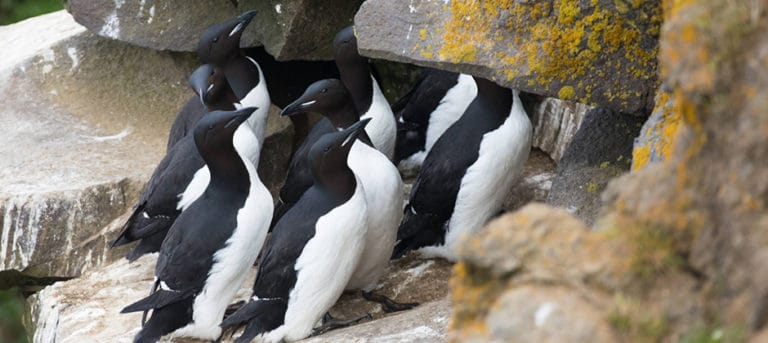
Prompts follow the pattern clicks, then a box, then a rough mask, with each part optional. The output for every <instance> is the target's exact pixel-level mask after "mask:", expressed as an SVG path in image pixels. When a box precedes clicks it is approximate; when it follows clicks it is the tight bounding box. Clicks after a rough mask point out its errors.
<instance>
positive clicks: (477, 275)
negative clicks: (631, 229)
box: [449, 204, 701, 342]
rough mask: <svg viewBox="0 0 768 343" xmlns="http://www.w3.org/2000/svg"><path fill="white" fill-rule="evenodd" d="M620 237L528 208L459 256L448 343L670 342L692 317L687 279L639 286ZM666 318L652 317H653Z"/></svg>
mask: <svg viewBox="0 0 768 343" xmlns="http://www.w3.org/2000/svg"><path fill="white" fill-rule="evenodd" d="M634 244H636V242H635V241H633V240H632V238H631V237H625V236H622V235H621V229H614V230H606V231H602V232H594V231H590V230H589V229H588V228H587V227H586V226H585V225H584V224H583V223H581V222H580V221H578V220H577V219H575V218H574V217H573V216H571V215H570V214H569V213H568V212H566V211H564V210H562V209H554V208H551V207H548V206H546V205H543V204H530V205H527V206H525V207H523V208H522V209H520V210H519V211H517V212H515V213H513V214H508V215H505V216H502V217H500V218H498V219H497V220H495V221H493V222H491V223H490V224H489V225H488V226H486V228H485V229H484V230H483V231H482V232H481V233H480V234H479V235H477V236H475V237H473V238H470V239H467V240H465V241H464V242H463V244H462V246H461V247H460V248H459V254H460V262H459V263H457V264H456V266H455V267H454V273H453V275H452V278H451V289H452V303H453V314H452V317H451V324H450V327H449V328H450V329H449V338H450V339H452V340H454V341H459V342H465V341H473V342H499V341H510V340H512V341H515V342H541V341H552V342H616V341H627V342H636V341H641V342H645V341H647V342H656V341H661V340H662V338H669V341H678V340H679V339H680V338H682V337H683V336H684V335H683V333H684V332H686V330H687V329H690V328H693V327H694V325H693V324H694V323H695V320H696V319H697V318H700V317H699V316H700V314H701V303H700V302H699V301H697V299H692V298H690V297H688V295H689V294H690V293H691V292H693V291H695V290H696V289H697V287H698V285H699V284H698V282H697V280H696V278H695V277H694V276H693V275H690V274H676V275H659V276H658V277H657V278H656V279H644V278H643V275H644V274H643V268H644V267H645V264H646V263H647V262H648V261H647V260H627V257H626V256H627V255H630V254H634V253H637V252H638V250H636V249H635V246H634ZM662 313H664V314H667V316H661V314H662Z"/></svg>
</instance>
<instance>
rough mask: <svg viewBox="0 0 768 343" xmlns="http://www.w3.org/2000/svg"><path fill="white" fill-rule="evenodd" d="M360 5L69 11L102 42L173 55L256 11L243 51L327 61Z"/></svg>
mask: <svg viewBox="0 0 768 343" xmlns="http://www.w3.org/2000/svg"><path fill="white" fill-rule="evenodd" d="M360 2H361V1H359V0H355V1H334V2H316V1H279V0H270V1H257V0H243V1H236V0H235V1H224V0H222V1H212V0H205V1H191V2H190V1H183V0H174V1H155V0H138V1H137V0H115V1H114V2H112V1H91V0H70V1H67V10H68V11H69V12H70V13H72V15H73V16H74V17H75V19H76V20H77V21H78V22H79V23H80V24H82V25H83V26H85V27H87V28H88V29H89V30H91V31H92V32H94V33H96V34H98V35H100V36H102V37H108V38H112V39H117V40H121V41H124V42H128V43H131V44H135V45H139V46H144V47H149V48H152V49H156V50H173V51H194V50H195V49H196V48H197V42H198V39H199V38H200V35H201V34H202V32H203V31H204V30H205V29H206V28H207V27H209V26H211V25H213V24H216V23H219V22H223V21H226V20H229V19H230V18H232V17H235V16H237V15H239V14H240V13H243V12H245V11H248V10H257V11H258V14H257V16H256V17H255V18H254V19H253V22H252V23H251V24H250V25H249V29H248V30H247V31H246V32H245V34H244V35H243V45H244V46H256V45H261V44H263V45H264V46H265V47H266V49H267V51H269V53H270V54H272V56H275V58H277V59H278V60H289V59H302V60H314V59H326V60H327V59H331V58H332V57H333V54H332V51H331V42H332V41H333V37H334V35H336V32H338V31H339V30H340V29H341V28H343V27H345V26H347V25H350V24H351V23H352V17H353V16H354V14H355V11H356V10H357V8H358V7H359V6H360ZM318 18H322V20H318Z"/></svg>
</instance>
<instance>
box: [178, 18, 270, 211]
mask: <svg viewBox="0 0 768 343" xmlns="http://www.w3.org/2000/svg"><path fill="white" fill-rule="evenodd" d="M254 16H256V11H249V12H246V13H244V14H242V15H240V16H238V17H236V18H233V19H231V20H229V21H227V22H224V23H221V24H216V25H214V26H211V27H209V28H208V29H207V30H205V32H203V36H202V38H201V39H200V42H199V44H198V46H197V55H198V56H199V57H200V60H201V61H203V62H204V63H210V64H212V65H214V66H215V67H217V68H221V70H222V71H223V73H224V76H225V78H226V80H227V83H228V84H229V86H230V88H231V89H232V91H233V92H234V94H235V98H237V100H238V102H237V103H235V104H234V105H235V107H236V108H243V107H256V108H258V109H257V110H256V112H254V114H253V115H252V116H251V117H250V118H249V119H248V121H246V122H245V125H242V126H240V128H238V130H237V131H236V132H235V147H236V148H237V149H238V152H240V153H242V154H243V156H246V157H247V158H248V159H249V160H250V161H251V163H252V164H253V165H254V166H256V167H258V166H259V157H260V154H261V146H262V144H263V143H264V138H265V135H266V130H267V114H268V112H269V105H270V100H269V92H268V91H267V82H266V80H265V79H264V74H263V73H262V72H261V68H260V67H259V64H258V63H257V62H256V61H255V60H253V59H252V58H250V57H248V56H245V54H244V53H243V51H242V50H241V49H240V37H241V36H242V34H243V31H244V30H245V28H246V27H247V26H248V24H249V23H250V22H251V20H252V19H253V17H254ZM209 180H210V173H209V171H208V168H206V167H202V168H199V169H198V170H197V171H196V172H195V174H194V177H193V179H192V182H191V183H190V184H189V186H187V188H186V189H185V190H184V192H183V193H182V195H181V197H180V201H179V205H178V208H179V209H181V210H184V209H185V208H186V207H187V206H189V204H191V203H192V202H193V201H195V199H197V198H198V197H199V196H200V194H202V192H203V190H204V189H205V187H206V186H207V185H208V181H209Z"/></svg>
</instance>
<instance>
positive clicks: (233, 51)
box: [197, 11, 256, 64]
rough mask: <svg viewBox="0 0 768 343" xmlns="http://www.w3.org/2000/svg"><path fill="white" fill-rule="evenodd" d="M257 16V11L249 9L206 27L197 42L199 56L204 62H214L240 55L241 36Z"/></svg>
mask: <svg viewBox="0 0 768 343" xmlns="http://www.w3.org/2000/svg"><path fill="white" fill-rule="evenodd" d="M255 16H256V11H248V12H245V13H243V14H241V15H239V16H237V17H235V18H232V19H230V20H228V21H226V22H223V23H219V24H216V25H213V26H211V27H209V28H208V29H206V30H205V32H203V35H202V37H200V42H199V43H198V44H197V56H198V57H200V60H201V61H202V62H203V63H213V64H223V63H224V62H226V61H227V60H229V59H231V58H234V57H237V56H239V54H240V37H241V36H242V35H243V31H245V28H246V27H247V26H248V24H249V23H250V22H251V20H252V19H253V17H255Z"/></svg>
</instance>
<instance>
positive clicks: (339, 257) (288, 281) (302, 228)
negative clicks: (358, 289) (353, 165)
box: [222, 121, 368, 342]
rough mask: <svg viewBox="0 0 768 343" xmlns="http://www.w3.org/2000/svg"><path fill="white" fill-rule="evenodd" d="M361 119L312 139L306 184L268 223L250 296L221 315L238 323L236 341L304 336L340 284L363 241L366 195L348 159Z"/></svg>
mask: <svg viewBox="0 0 768 343" xmlns="http://www.w3.org/2000/svg"><path fill="white" fill-rule="evenodd" d="M365 124H367V121H359V122H357V123H356V124H354V125H352V126H350V127H349V128H347V129H346V130H342V131H338V132H333V133H329V134H326V135H324V136H322V137H321V138H320V139H319V140H318V141H317V142H316V143H315V144H314V145H313V146H312V148H311V151H310V153H309V158H310V164H311V170H312V176H313V178H314V184H313V186H312V187H311V188H310V189H309V190H307V191H306V192H305V193H304V194H303V195H302V196H301V199H300V200H299V201H298V202H297V203H296V205H295V206H294V207H292V208H291V209H290V210H289V211H288V212H287V213H286V214H285V215H284V216H283V217H282V218H281V219H280V221H279V222H278V223H277V225H276V226H275V228H274V231H273V233H272V236H271V237H270V239H269V243H267V246H266V247H265V249H264V255H263V257H262V258H261V264H260V266H259V272H258V274H257V276H256V281H255V282H254V285H253V295H252V297H251V299H250V301H249V302H248V303H247V304H245V305H244V306H242V307H241V308H240V309H238V310H237V311H236V312H235V313H233V314H232V315H231V316H229V317H227V319H225V320H224V322H223V323H222V326H223V327H229V326H236V325H245V331H244V332H243V334H242V336H240V337H239V338H238V339H237V340H236V341H235V342H250V341H251V340H252V339H253V338H254V337H256V336H259V335H262V336H263V339H264V341H266V342H279V341H281V340H285V341H295V340H299V339H302V338H305V337H307V336H309V335H310V334H311V333H312V329H313V328H314V326H315V324H316V323H317V322H318V321H319V320H320V319H321V318H322V317H323V315H324V314H325V313H326V312H327V311H328V310H329V309H330V308H331V306H333V304H334V303H335V302H336V300H337V299H338V298H339V296H341V294H342V292H343V291H344V287H345V286H346V285H347V282H348V281H349V277H350V276H351V275H352V272H353V270H354V269H355V266H356V265H357V263H358V260H359V258H360V256H361V254H362V253H363V247H364V245H365V230H366V219H367V218H366V214H367V212H368V211H367V206H366V202H365V195H364V191H363V188H362V185H361V182H360V181H359V178H358V177H357V175H355V173H354V172H353V171H352V170H351V169H350V168H349V166H348V164H347V156H348V155H349V153H350V149H352V147H353V145H355V144H356V143H355V141H356V140H357V136H358V135H359V134H360V133H361V132H362V130H363V129H364V127H365Z"/></svg>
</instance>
